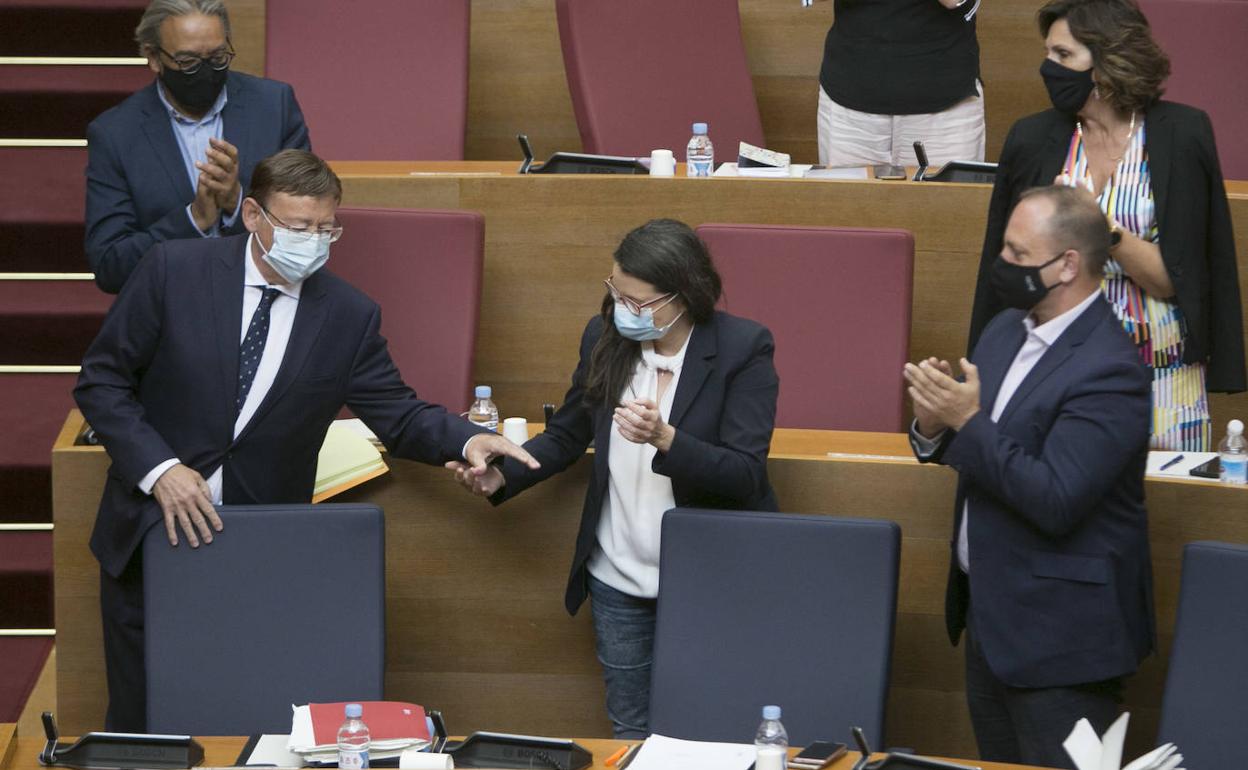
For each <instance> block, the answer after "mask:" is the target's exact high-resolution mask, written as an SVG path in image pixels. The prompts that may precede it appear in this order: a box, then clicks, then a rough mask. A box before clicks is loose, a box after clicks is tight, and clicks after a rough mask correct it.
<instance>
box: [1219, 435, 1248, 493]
mask: <svg viewBox="0 0 1248 770" xmlns="http://www.w3.org/2000/svg"><path fill="white" fill-rule="evenodd" d="M1218 459H1219V461H1220V462H1221V464H1222V483H1223V484H1248V440H1246V439H1245V438H1244V424H1243V423H1242V422H1240V421H1239V420H1231V421H1230V422H1229V423H1227V425H1226V438H1224V439H1222V443H1221V444H1219V445H1218Z"/></svg>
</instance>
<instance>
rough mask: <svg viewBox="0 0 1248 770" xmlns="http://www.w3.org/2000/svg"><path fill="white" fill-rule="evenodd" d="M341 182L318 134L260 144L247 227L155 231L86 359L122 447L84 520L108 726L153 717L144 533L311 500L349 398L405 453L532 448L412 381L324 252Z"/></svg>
mask: <svg viewBox="0 0 1248 770" xmlns="http://www.w3.org/2000/svg"><path fill="white" fill-rule="evenodd" d="M341 194H342V187H341V185H340V183H339V181H338V177H336V176H335V175H334V173H333V171H331V170H330V169H329V166H328V165H326V164H325V162H324V161H322V160H321V159H319V158H317V157H316V156H315V155H312V154H311V153H309V152H306V151H303V150H284V151H282V152H280V153H278V154H276V155H274V156H273V157H271V158H267V159H265V160H264V161H262V162H261V163H260V164H259V165H257V167H256V170H255V174H254V176H253V178H252V183H251V188H250V189H249V191H248V197H247V198H246V199H245V200H244V201H243V204H242V219H243V223H244V226H245V227H246V228H247V230H248V231H250V235H238V236H231V237H227V238H221V239H212V240H204V239H196V240H180V241H167V242H163V243H159V244H157V245H156V246H155V247H154V248H153V249H152V251H151V252H150V253H149V254H148V255H147V256H146V257H144V258H143V260H142V261H141V262H140V264H139V266H138V267H137V268H136V270H135V272H134V275H133V276H132V277H131V279H130V280H129V281H128V282H127V284H126V287H125V289H124V290H123V291H122V293H121V295H120V296H119V297H118V298H117V302H116V303H114V305H113V307H112V309H111V310H110V311H109V314H108V317H107V318H106V319H105V321H104V326H103V328H102V329H101V331H100V334H99V336H98V337H97V338H96V339H95V341H94V342H93V343H92V344H91V347H90V349H89V350H88V351H87V354H86V357H85V358H84V359H83V362H82V374H81V375H80V377H79V380H78V386H77V388H76V389H75V391H74V396H75V398H76V399H77V401H78V405H79V406H80V407H81V409H82V412H83V414H84V416H85V417H86V418H87V421H88V422H89V423H90V424H91V426H92V427H93V428H94V429H95V431H96V433H97V434H98V435H99V436H100V438H101V439H102V441H103V443H104V446H105V448H106V449H107V450H108V454H109V457H110V458H111V459H112V462H113V464H112V467H111V468H110V469H109V472H108V479H107V481H106V483H105V486H104V494H103V499H102V500H101V501H100V510H99V514H98V516H97V518H96V522H95V529H94V531H93V532H92V534H91V550H92V552H93V553H94V554H95V555H96V557H97V558H98V559H99V562H100V604H101V610H102V615H103V620H104V651H105V658H106V661H107V665H108V686H109V700H110V702H109V710H108V718H107V725H108V728H109V729H110V730H125V731H142V730H143V728H144V724H145V721H146V704H145V702H144V690H145V678H144V670H143V579H142V563H141V551H140V549H139V546H140V544H141V542H142V540H143V537H144V535H145V534H146V533H147V531H148V530H149V529H151V528H152V527H154V526H157V525H158V524H161V523H163V525H164V528H165V532H166V535H167V536H168V538H169V543H170V545H171V546H177V545H178V543H179V541H180V539H181V538H185V539H186V541H187V542H188V543H189V544H190V546H191V548H197V547H198V546H199V545H200V542H201V541H202V542H203V543H205V544H207V543H211V542H212V541H213V539H214V537H218V536H222V535H221V533H222V529H223V526H222V522H221V519H220V517H219V516H218V515H217V512H216V510H215V508H214V504H250V503H296V502H307V501H308V500H310V499H311V497H312V488H313V485H314V480H315V475H316V461H317V452H318V450H319V448H320V446H321V443H322V442H323V441H324V438H325V433H326V430H327V429H328V428H329V424H330V422H331V421H332V420H333V419H334V417H335V416H336V415H337V413H338V411H339V409H341V408H342V406H343V404H346V405H348V406H350V407H351V410H352V411H353V412H355V414H356V415H358V416H359V417H360V418H361V419H362V420H363V421H364V422H365V423H366V424H367V425H368V426H369V427H370V428H371V429H372V430H373V431H374V432H375V433H376V434H377V435H378V436H379V437H380V438H381V440H382V442H383V443H384V444H385V445H386V447H387V448H388V449H389V450H390V452H391V453H392V454H393V455H394V456H396V457H404V458H409V459H414V460H419V461H421V462H426V463H445V462H448V461H450V460H457V459H461V458H462V459H464V460H466V461H467V462H468V463H469V464H471V465H472V466H473V468H474V469H475V470H474V471H472V472H475V473H477V474H481V473H484V472H485V470H486V463H487V462H489V461H490V460H492V459H494V458H495V457H498V456H501V455H510V456H512V457H514V458H517V459H518V460H519V461H520V462H522V463H531V464H533V465H534V466H536V463H535V462H534V461H533V459H532V458H531V457H530V456H529V454H528V453H527V452H525V451H524V450H523V449H521V448H519V447H517V446H515V445H514V444H512V443H511V442H509V441H507V440H506V439H504V438H503V437H502V436H499V435H498V434H496V433H492V432H489V431H486V430H484V429H482V428H478V427H476V426H474V425H472V424H471V423H469V422H468V421H467V420H464V419H461V418H460V417H458V416H455V415H452V414H448V413H447V411H446V410H445V409H443V408H442V407H440V406H437V405H434V404H429V403H426V402H424V401H421V400H420V399H418V398H417V397H416V394H415V393H413V392H412V391H411V389H410V388H408V387H407V386H406V385H405V384H404V383H403V380H402V379H401V378H400V376H399V372H398V370H397V369H396V368H395V366H394V363H393V362H392V361H391V360H390V355H389V353H388V352H387V350H386V341H385V339H384V338H383V337H382V336H381V335H380V333H379V329H380V327H381V311H380V309H379V308H378V307H377V305H376V304H375V303H373V302H372V301H371V300H369V299H368V297H366V296H364V295H363V294H362V293H360V292H359V291H358V290H356V289H354V288H352V287H351V286H350V285H348V284H346V283H344V282H343V281H342V280H341V279H339V278H337V277H336V276H334V275H332V274H331V273H329V272H327V271H324V270H321V269H320V267H321V266H322V265H323V264H324V263H325V261H326V260H327V259H328V257H329V245H330V243H331V242H333V241H334V240H336V239H337V238H338V237H339V236H340V235H341V234H342V228H341V227H340V226H338V224H337V221H336V220H335V211H336V209H337V205H338V201H339V199H340V198H341ZM188 557H189V554H188Z"/></svg>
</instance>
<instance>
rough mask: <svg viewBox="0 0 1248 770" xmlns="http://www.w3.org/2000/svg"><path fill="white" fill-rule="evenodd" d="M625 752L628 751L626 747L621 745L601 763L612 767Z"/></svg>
mask: <svg viewBox="0 0 1248 770" xmlns="http://www.w3.org/2000/svg"><path fill="white" fill-rule="evenodd" d="M627 753H628V747H627V746H621V747H619V748H618V749H616V750H615V753H614V754H612V755H611V756H609V757H607V761H606V762H604V763H603V764H605V765H606V766H607V767H614V766H615V763H616V762H619V761H620V757H622V756H624V755H625V754H627Z"/></svg>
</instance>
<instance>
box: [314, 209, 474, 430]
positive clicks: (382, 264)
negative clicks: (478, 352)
mask: <svg viewBox="0 0 1248 770" xmlns="http://www.w3.org/2000/svg"><path fill="white" fill-rule="evenodd" d="M338 218H339V219H340V220H341V222H342V226H343V228H344V234H343V236H342V240H340V241H338V242H337V243H335V244H334V247H333V250H332V251H331V256H330V262H329V269H330V270H332V271H333V272H335V273H337V274H338V275H340V276H342V277H343V278H344V279H346V280H347V281H349V282H350V283H352V284H353V285H355V286H356V287H358V288H359V289H361V290H362V291H364V292H365V293H366V294H368V295H369V296H370V297H372V298H373V300H374V301H376V302H377V304H379V305H380V306H381V333H382V334H383V335H384V336H385V338H386V340H387V341H388V342H389V345H390V355H391V357H393V358H394V361H395V363H396V364H397V365H398V367H399V371H400V372H401V373H402V375H403V379H404V380H405V381H406V382H407V384H408V385H410V386H412V387H413V388H414V389H415V390H416V393H417V394H418V395H420V397H421V398H423V399H425V400H427V401H433V402H435V403H439V404H443V405H444V406H446V407H447V408H448V409H451V410H452V411H455V412H462V411H464V410H466V409H467V408H468V404H469V402H470V401H471V397H472V385H473V383H472V360H473V349H474V346H475V345H476V341H477V315H478V311H479V309H480V304H481V266H482V255H483V253H484V240H485V223H484V220H483V218H482V216H481V215H480V214H478V213H476V212H472V211H427V210H411V209H407V210H404V209H363V208H341V209H338Z"/></svg>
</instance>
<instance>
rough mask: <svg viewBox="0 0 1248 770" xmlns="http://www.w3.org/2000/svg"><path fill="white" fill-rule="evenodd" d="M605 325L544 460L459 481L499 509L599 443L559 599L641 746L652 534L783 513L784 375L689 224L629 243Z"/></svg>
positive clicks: (617, 724)
mask: <svg viewBox="0 0 1248 770" xmlns="http://www.w3.org/2000/svg"><path fill="white" fill-rule="evenodd" d="M606 288H607V291H606V294H605V295H604V296H603V300H602V310H601V313H600V314H599V315H597V316H595V317H594V318H593V319H592V320H591V321H590V322H589V324H588V325H587V326H586V327H585V332H584V334H583V335H582V337H581V357H580V363H579V364H578V365H577V367H576V372H575V373H574V374H573V375H572V387H571V388H570V389H569V390H568V393H567V396H566V397H565V398H564V402H563V406H562V407H560V408H559V411H557V412H556V413H555V415H554V417H553V418H551V420H550V422H549V423H548V424H547V425H546V430H545V432H544V433H542V434H541V435H539V436H536V437H534V438H533V439H531V440H530V441H528V442H526V443H525V445H524V447H525V449H526V450H527V451H528V452H529V453H530V454H532V455H533V456H534V457H535V458H537V460H538V462H539V463H541V468H540V469H539V470H530V469H528V468H525V467H523V466H522V465H520V464H518V463H512V462H510V461H507V460H505V461H504V462H503V464H502V465H501V467H494V468H491V469H490V470H489V471H488V472H487V473H486V474H485V475H483V476H480V477H474V476H472V475H471V474H470V473H469V472H468V471H467V470H466V468H465V467H464V466H463V465H462V464H458V463H452V464H450V466H449V467H454V468H455V469H456V470H457V476H458V477H459V480H460V482H461V483H463V484H464V485H465V486H467V487H468V488H469V489H471V490H472V491H474V492H475V493H477V494H480V495H485V496H488V497H489V498H490V501H491V502H492V503H494V504H498V503H501V502H503V501H505V500H508V499H510V498H512V497H514V496H516V495H518V494H520V492H522V491H524V490H525V489H527V488H528V487H530V486H532V485H534V484H536V483H538V482H539V481H542V480H543V479H546V478H548V477H549V476H552V475H554V474H555V473H558V472H560V471H562V470H563V469H565V468H567V467H568V466H570V465H571V464H572V463H574V462H575V461H576V460H577V459H579V458H580V457H582V456H583V455H584V454H585V450H586V448H587V447H588V446H589V445H590V443H591V442H593V444H594V447H595V452H594V457H593V470H592V472H591V474H590V482H589V490H588V492H587V494H586V496H585V505H584V509H583V511H582V514H581V526H580V532H579V533H578V535H577V540H576V554H575V556H574V558H573V561H572V571H571V576H570V577H569V580H568V588H567V594H566V596H565V602H566V605H567V608H568V612H569V613H573V614H574V613H575V612H576V611H577V609H578V608H579V607H580V605H581V604H582V603H583V602H584V601H585V599H586V597H587V596H588V598H589V599H590V605H591V609H592V611H593V618H594V631H595V634H596V636H597V650H598V658H599V660H600V661H601V662H602V665H603V675H604V679H605V681H606V686H607V713H608V716H609V717H610V719H611V722H612V725H613V728H614V732H615V735H616V736H617V737H630V738H632V737H645V736H646V735H648V734H649V730H648V725H647V722H648V719H647V716H648V709H649V700H650V662H651V649H652V644H653V639H654V622H655V597H656V596H657V595H658V586H659V531H660V524H661V520H662V517H663V513H664V511H667V510H668V509H670V508H673V507H676V506H693V507H699V508H729V509H745V510H768V511H774V510H777V506H776V498H775V494H774V493H773V492H772V489H771V484H770V483H769V482H768V480H767V448H768V446H769V444H770V443H771V432H772V428H773V427H774V425H775V416H776V396H777V393H778V390H779V379H778V378H777V376H776V370H775V367H774V366H773V364H772V354H773V352H774V344H773V342H772V337H771V332H769V331H768V330H767V329H766V328H765V327H763V326H762V325H760V324H758V323H755V322H753V321H749V320H746V319H744V318H738V317H736V316H732V315H729V314H727V313H723V312H719V311H716V310H715V303H716V302H717V301H718V300H719V296H720V278H719V274H718V273H716V272H715V267H714V265H713V264H712V263H711V258H710V255H709V254H708V253H707V249H706V245H705V244H703V243H702V241H701V240H700V239H699V238H698V236H697V235H695V234H694V232H693V231H692V230H691V229H689V227H688V226H687V225H684V224H682V223H680V222H676V221H673V220H670V219H656V220H653V221H651V222H648V223H646V224H644V225H642V226H641V227H638V228H637V229H635V230H633V231H632V232H630V233H629V234H628V235H627V236H625V238H624V240H623V242H622V243H620V245H619V248H617V249H616V252H615V265H614V267H613V268H612V270H611V276H610V278H608V279H607V280H606Z"/></svg>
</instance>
